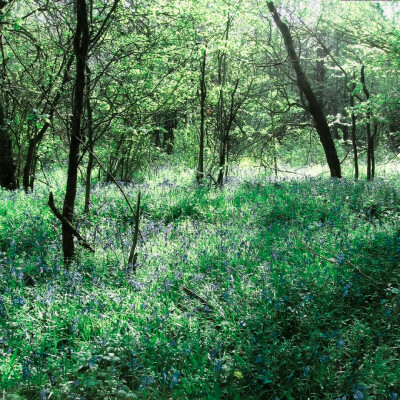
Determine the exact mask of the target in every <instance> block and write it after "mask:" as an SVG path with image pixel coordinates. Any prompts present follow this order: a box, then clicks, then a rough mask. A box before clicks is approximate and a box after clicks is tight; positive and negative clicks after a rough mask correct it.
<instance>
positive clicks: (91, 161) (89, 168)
mask: <svg viewBox="0 0 400 400" xmlns="http://www.w3.org/2000/svg"><path fill="white" fill-rule="evenodd" d="M86 72H87V87H88V88H89V87H90V69H89V67H88V66H86ZM86 110H87V125H88V126H87V129H88V150H89V160H88V163H87V166H86V182H85V208H84V211H83V212H84V213H85V214H88V213H89V209H90V188H91V175H92V169H93V164H94V157H93V150H94V143H93V109H92V105H91V103H90V93H89V91H88V93H87V96H86Z"/></svg>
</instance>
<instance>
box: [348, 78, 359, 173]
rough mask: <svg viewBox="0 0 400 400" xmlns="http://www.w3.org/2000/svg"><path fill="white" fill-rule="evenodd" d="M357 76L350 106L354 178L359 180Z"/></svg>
mask: <svg viewBox="0 0 400 400" xmlns="http://www.w3.org/2000/svg"><path fill="white" fill-rule="evenodd" d="M355 79H356V76H355V73H354V74H353V84H352V87H351V92H350V107H352V110H351V142H352V145H353V154H354V179H355V180H356V181H357V180H358V151H357V137H356V128H357V126H356V119H357V117H356V115H355V114H354V110H353V107H354V94H353V93H354V90H355V88H356V82H355Z"/></svg>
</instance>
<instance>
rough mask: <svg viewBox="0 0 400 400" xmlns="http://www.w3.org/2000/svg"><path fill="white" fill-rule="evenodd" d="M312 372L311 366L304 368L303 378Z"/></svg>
mask: <svg viewBox="0 0 400 400" xmlns="http://www.w3.org/2000/svg"><path fill="white" fill-rule="evenodd" d="M310 372H311V366H309V365H307V367H305V368H304V372H303V376H304V378H305V377H306V376H307V375H308V374H309V373H310Z"/></svg>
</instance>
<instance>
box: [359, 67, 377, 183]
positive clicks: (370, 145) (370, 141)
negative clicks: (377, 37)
mask: <svg viewBox="0 0 400 400" xmlns="http://www.w3.org/2000/svg"><path fill="white" fill-rule="evenodd" d="M360 81H361V84H362V88H363V92H364V95H365V101H366V102H369V98H370V94H369V91H368V89H367V85H366V83H365V66H364V65H363V66H362V67H361V77H360ZM371 123H372V113H371V106H370V104H368V105H367V179H368V180H372V179H374V176H373V174H374V173H373V170H375V167H373V165H372V164H373V163H374V136H373V135H372V133H371Z"/></svg>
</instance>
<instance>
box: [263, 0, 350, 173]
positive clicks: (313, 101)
mask: <svg viewBox="0 0 400 400" xmlns="http://www.w3.org/2000/svg"><path fill="white" fill-rule="evenodd" d="M267 5H268V9H269V10H270V12H271V14H272V17H273V19H274V21H275V24H276V26H277V27H278V29H279V31H280V32H281V35H282V37H283V40H284V43H285V47H286V50H287V53H288V56H289V59H290V62H291V64H292V66H293V69H294V71H295V73H296V76H297V85H298V87H299V90H300V92H301V93H302V94H303V95H304V96H305V98H306V99H307V102H308V106H307V110H308V112H309V113H310V115H311V116H312V118H313V121H314V124H315V129H316V130H317V132H318V135H319V139H320V142H321V144H322V146H323V148H324V151H325V156H326V160H327V163H328V166H329V169H330V172H331V176H332V177H333V178H341V176H342V172H341V167H340V161H339V157H338V155H337V151H336V147H335V143H334V142H333V138H332V135H331V132H330V128H329V125H328V122H327V120H326V117H325V115H324V112H323V110H322V106H321V104H320V103H319V102H318V100H317V97H316V95H315V93H314V91H313V89H312V88H311V85H310V83H309V82H308V79H307V77H306V75H305V73H304V71H303V69H302V67H301V65H300V60H299V58H298V56H297V54H296V51H295V49H294V45H293V39H292V36H291V34H290V31H289V28H288V26H287V25H286V24H285V23H284V22H283V21H282V20H281V18H280V15H279V14H278V12H277V10H276V8H275V6H274V4H273V2H271V1H269V2H268V3H267Z"/></svg>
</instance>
